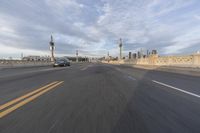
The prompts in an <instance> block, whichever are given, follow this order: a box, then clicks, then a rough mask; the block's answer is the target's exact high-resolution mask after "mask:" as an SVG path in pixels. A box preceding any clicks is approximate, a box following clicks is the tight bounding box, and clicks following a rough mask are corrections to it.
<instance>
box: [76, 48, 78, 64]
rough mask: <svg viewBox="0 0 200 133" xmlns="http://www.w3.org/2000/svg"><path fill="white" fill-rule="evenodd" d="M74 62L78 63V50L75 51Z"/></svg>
mask: <svg viewBox="0 0 200 133" xmlns="http://www.w3.org/2000/svg"><path fill="white" fill-rule="evenodd" d="M76 62H78V50H76Z"/></svg>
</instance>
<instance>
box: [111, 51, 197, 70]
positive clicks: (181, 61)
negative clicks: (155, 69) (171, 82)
mask: <svg viewBox="0 0 200 133" xmlns="http://www.w3.org/2000/svg"><path fill="white" fill-rule="evenodd" d="M107 63H108V62H107ZM109 63H111V64H130V65H131V64H132V65H151V66H177V67H200V54H193V55H185V56H158V55H150V56H149V57H146V58H140V59H128V60H121V61H110V62H109Z"/></svg>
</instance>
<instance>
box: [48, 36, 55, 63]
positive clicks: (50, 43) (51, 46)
mask: <svg viewBox="0 0 200 133" xmlns="http://www.w3.org/2000/svg"><path fill="white" fill-rule="evenodd" d="M49 45H50V50H51V61H52V62H54V61H55V57H54V50H55V43H54V41H53V36H52V35H51V41H50V42H49Z"/></svg>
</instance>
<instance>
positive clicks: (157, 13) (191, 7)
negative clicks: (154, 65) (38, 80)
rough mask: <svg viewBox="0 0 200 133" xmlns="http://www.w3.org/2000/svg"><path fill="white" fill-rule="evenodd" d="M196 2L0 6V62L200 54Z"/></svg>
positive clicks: (30, 0)
mask: <svg viewBox="0 0 200 133" xmlns="http://www.w3.org/2000/svg"><path fill="white" fill-rule="evenodd" d="M199 7H200V1H199V0H0V58H8V57H13V58H19V57H20V56H21V53H23V54H24V55H25V56H28V55H42V56H44V55H50V51H49V41H50V36H51V34H52V35H53V37H54V41H55V45H56V51H55V52H56V56H65V55H66V56H74V55H75V52H76V50H79V55H81V56H92V57H100V56H106V54H107V52H108V51H109V53H110V55H111V56H118V54H119V48H118V43H119V39H120V38H122V40H123V54H124V55H128V52H129V51H130V52H136V51H138V50H141V49H142V50H143V51H146V50H147V49H149V50H152V49H156V50H158V52H159V54H160V55H184V54H192V53H195V52H196V51H198V50H200V8H199Z"/></svg>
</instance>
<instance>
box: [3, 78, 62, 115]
mask: <svg viewBox="0 0 200 133" xmlns="http://www.w3.org/2000/svg"><path fill="white" fill-rule="evenodd" d="M63 82H64V81H60V82H58V81H55V82H53V83H50V84H48V85H46V86H44V87H41V88H39V89H37V90H35V91H33V92H30V93H28V94H26V95H24V96H21V97H19V98H17V99H14V100H12V101H10V102H8V103H6V104H4V105H1V106H0V108H1V110H3V109H5V108H6V107H9V106H11V105H13V104H15V103H17V102H19V101H21V102H19V103H17V104H15V105H13V106H11V107H9V108H8V109H6V110H4V111H2V112H0V118H2V117H4V116H6V115H7V114H9V113H11V112H13V111H14V110H16V109H18V108H20V107H22V106H23V105H25V104H27V103H29V102H31V101H33V100H34V99H36V98H37V97H39V96H41V95H42V94H44V93H46V92H48V91H50V90H52V89H54V88H55V87H57V86H58V85H60V84H62V83H63Z"/></svg>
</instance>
